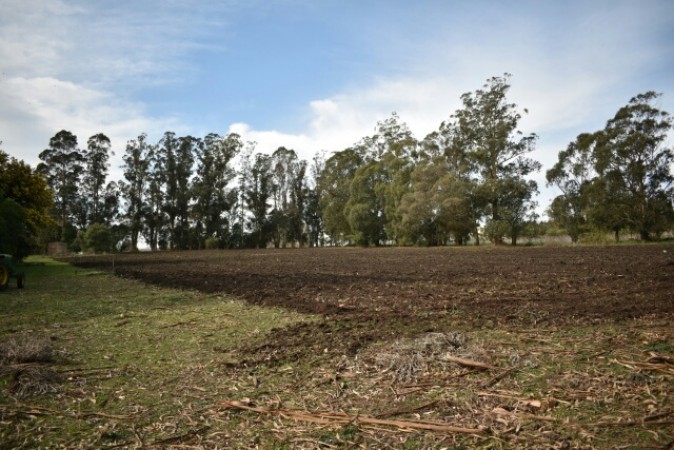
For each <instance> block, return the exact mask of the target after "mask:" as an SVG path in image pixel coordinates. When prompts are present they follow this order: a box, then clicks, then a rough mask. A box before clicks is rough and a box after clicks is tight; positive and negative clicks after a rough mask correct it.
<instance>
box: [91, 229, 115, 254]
mask: <svg viewBox="0 0 674 450" xmlns="http://www.w3.org/2000/svg"><path fill="white" fill-rule="evenodd" d="M112 243H113V239H112V232H111V231H110V227H108V226H107V225H105V224H102V223H94V224H92V225H90V226H89V228H87V231H86V232H85V233H84V245H85V248H86V249H87V250H90V251H93V252H94V253H104V252H109V251H110V250H111V249H112Z"/></svg>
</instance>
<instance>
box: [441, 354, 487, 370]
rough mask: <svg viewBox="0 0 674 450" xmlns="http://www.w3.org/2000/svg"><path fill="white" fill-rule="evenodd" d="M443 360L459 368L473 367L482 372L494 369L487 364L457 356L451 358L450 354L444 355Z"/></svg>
mask: <svg viewBox="0 0 674 450" xmlns="http://www.w3.org/2000/svg"><path fill="white" fill-rule="evenodd" d="M444 359H445V361H449V362H453V363H456V364H458V365H460V366H465V367H474V368H476V369H482V370H491V369H494V367H493V366H490V365H489V364H485V363H481V362H479V361H473V360H472V359H466V358H459V357H458V356H452V355H450V354H447V355H445V358H444Z"/></svg>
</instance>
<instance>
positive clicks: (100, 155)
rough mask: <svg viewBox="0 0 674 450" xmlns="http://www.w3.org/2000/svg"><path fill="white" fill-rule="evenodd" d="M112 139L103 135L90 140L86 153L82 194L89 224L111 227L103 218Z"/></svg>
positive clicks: (97, 135)
mask: <svg viewBox="0 0 674 450" xmlns="http://www.w3.org/2000/svg"><path fill="white" fill-rule="evenodd" d="M110 148H111V143H110V139H109V138H108V137H107V136H106V135H105V134H103V133H98V134H95V135H93V136H91V137H90V138H89V140H88V141H87V149H86V151H85V152H84V158H85V165H84V174H83V177H82V193H83V194H84V197H85V198H86V203H87V210H88V211H87V212H88V224H92V223H100V224H106V225H109V223H106V222H105V217H104V216H103V210H104V202H105V187H106V186H105V182H106V179H107V177H108V171H109V167H110V164H109V159H110V154H112V151H111V149H110Z"/></svg>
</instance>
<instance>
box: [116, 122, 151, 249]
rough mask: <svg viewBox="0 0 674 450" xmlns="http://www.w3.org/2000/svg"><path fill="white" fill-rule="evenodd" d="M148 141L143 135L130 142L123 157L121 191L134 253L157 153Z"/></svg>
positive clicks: (136, 247)
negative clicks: (153, 160)
mask: <svg viewBox="0 0 674 450" xmlns="http://www.w3.org/2000/svg"><path fill="white" fill-rule="evenodd" d="M146 141H147V135H146V134H141V135H140V136H138V138H137V139H132V140H130V141H128V142H127V144H126V151H125V154H124V156H123V157H122V160H123V161H124V163H123V164H122V169H123V170H124V181H122V182H120V190H121V192H122V196H123V198H124V201H125V203H126V212H125V213H124V216H125V217H126V219H127V220H128V224H129V226H128V227H129V233H130V236H131V250H132V251H138V238H139V236H140V233H141V231H142V229H143V219H144V217H145V213H146V196H147V186H148V183H149V181H150V164H151V161H152V159H153V158H154V153H155V151H156V149H155V147H154V146H153V145H150V144H148V143H147V142H146Z"/></svg>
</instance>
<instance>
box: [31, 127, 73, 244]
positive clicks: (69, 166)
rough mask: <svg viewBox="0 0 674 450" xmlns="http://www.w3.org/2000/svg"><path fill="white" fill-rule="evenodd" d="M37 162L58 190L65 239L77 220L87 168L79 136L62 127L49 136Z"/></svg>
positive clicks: (58, 211)
mask: <svg viewBox="0 0 674 450" xmlns="http://www.w3.org/2000/svg"><path fill="white" fill-rule="evenodd" d="M39 158H40V160H42V162H41V163H40V164H39V165H38V166H37V170H38V172H39V173H41V174H43V175H44V176H45V178H46V180H47V184H48V185H49V187H50V188H51V189H52V191H53V192H54V207H55V216H56V217H57V218H58V222H59V225H60V226H61V241H63V242H66V241H67V233H66V230H67V227H68V226H69V224H71V223H72V222H73V221H74V213H75V212H76V211H77V203H78V200H79V199H80V197H79V195H78V194H79V189H80V181H81V177H82V172H83V170H84V168H83V163H84V160H85V158H84V155H83V153H82V151H81V150H80V149H79V148H78V147H77V137H76V136H75V135H74V134H72V133H71V132H69V131H66V130H61V131H59V132H58V133H56V134H55V135H54V137H52V138H51V139H50V140H49V148H47V149H46V150H44V151H42V152H41V153H40V155H39Z"/></svg>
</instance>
